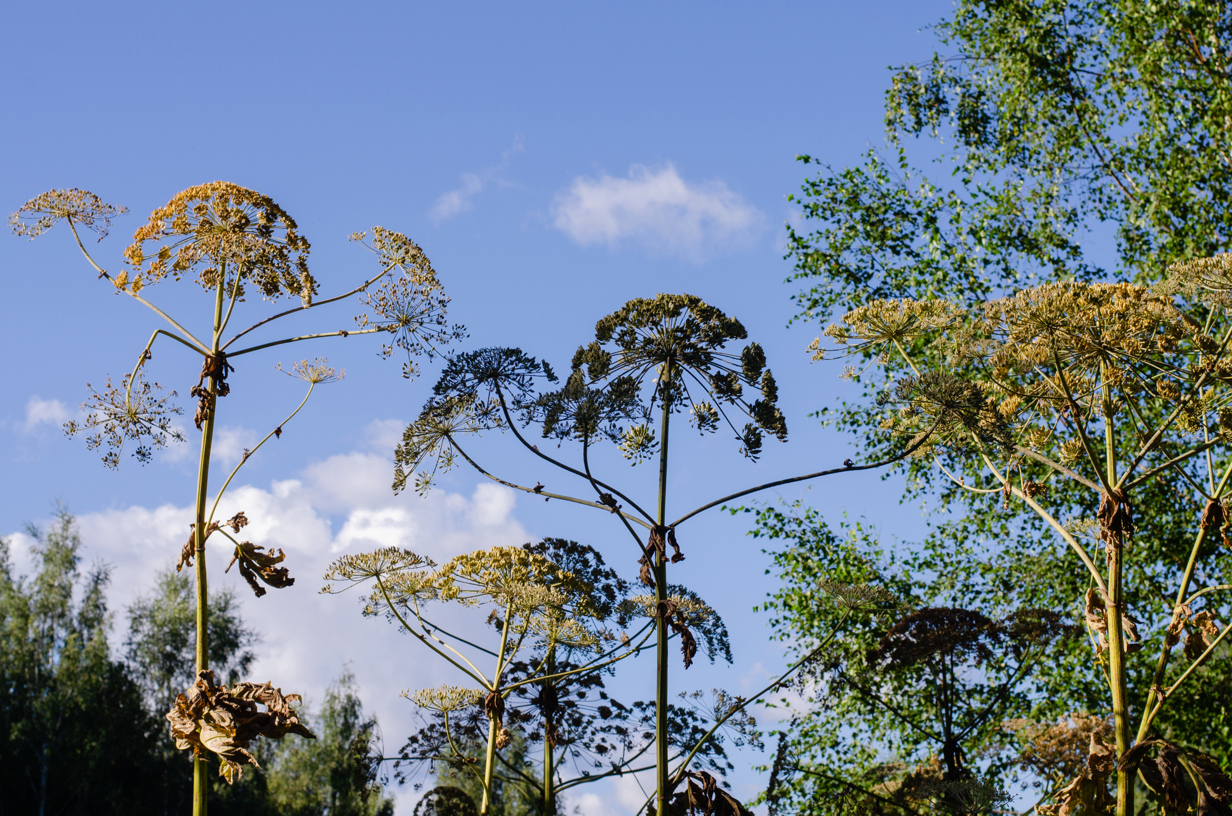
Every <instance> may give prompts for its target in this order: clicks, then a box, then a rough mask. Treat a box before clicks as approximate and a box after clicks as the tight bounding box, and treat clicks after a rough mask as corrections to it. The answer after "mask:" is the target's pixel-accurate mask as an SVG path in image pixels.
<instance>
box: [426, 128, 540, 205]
mask: <svg viewBox="0 0 1232 816" xmlns="http://www.w3.org/2000/svg"><path fill="white" fill-rule="evenodd" d="M521 152H522V137H521V136H517V137H515V138H514V140H513V144H512V145H511V146H510V147H509V149H508V150H506V151H504V152H503V153H501V162H500V164H498V165H496V166H494V167H489V168H487V169H486V170H481V171H479V172H478V173H463V174H462V183H461V184H460V185H459V186H458V187H456V188H454V189H452V190H449V191H447V192H445V193H442V194H441V197H440V198H438V199H437V200H436V203H435V204H433V205H432V209H431V210H429V211H428V217H429V218H431V219H432V223H433V224H439V223H441V222H442V221H445V220H447V219H450V218H453V217H454V216H455V215H457V214H459V213H463V212H466V211H468V210H471V209H474V206H475V205H474V198H475V196H477V195H479V194H480V193H481V192H483V190H484V188H486V187H487V186H488V185H489V184H493V183H495V184H501V185H504V184H507V182H505V181H504V179H503V176H504V173H505V169H506V168H507V167H508V166H509V157H510V156H512V155H513V154H514V153H521Z"/></svg>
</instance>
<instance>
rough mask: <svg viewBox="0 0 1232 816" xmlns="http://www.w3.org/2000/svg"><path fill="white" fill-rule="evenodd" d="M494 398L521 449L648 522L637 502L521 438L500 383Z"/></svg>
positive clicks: (648, 516)
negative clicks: (595, 488)
mask: <svg viewBox="0 0 1232 816" xmlns="http://www.w3.org/2000/svg"><path fill="white" fill-rule="evenodd" d="M496 396H497V399H498V401H499V402H500V407H501V413H503V414H504V415H505V424H507V425H508V426H509V430H510V431H512V432H513V435H514V437H515V438H516V439H517V440H518V441H519V442H521V443H522V446H523V447H525V448H526V449H527V450H529V451H530V452H531V453H533V454H535V456H538V457H539V458H540V459H542V460H544V461H545V462H549V463H550V464H553V465H555V466H556V467H558V468H560V469H561V470H563V471H566V472H568V473H572V474H573V475H574V476H581V477H582V478H583V479H586V480H587V481H589V482H590V483H591V484H592V485H595V484H597V485H599V486H600V487H602V488H604V489H605V490H607V492H609V493H611V494H612V495H613V496H616V497H617V498H619V499H623V500H624V502H625V504H627V505H629V506H630V507H632V508H633V509H634V510H636V511H637V512H639V513H641V514H642V518H644V519H646V521H650V514H649V513H647V512H646V511H645V510H643V509H642V508H641V507H639V506H638V504H637V502H635V501H633V499H631V498H629V497H628V496H626V495H625V494H624V493H621V492H620V491H619V490H617V489H616V488H614V487H612V486H611V485H609V484H607V483H606V482H601V481H598V480H596V479H594V478H592V477H591V476H590V472H589V469H587V471H586V472H585V473H583V472H582V471H580V470H578V469H577V468H575V467H570V466H569V465H566V464H565V463H564V462H561V461H560V460H558V459H555V458H553V457H551V456H548V455H547V454H546V453H544V452H543V451H541V450H539V447H538V446H537V445H532V444H531V443H530V442H527V441H526V437H524V436H522V432H521V431H519V430H518V424H517V423H516V422H514V421H513V416H512V415H511V414H510V413H509V406H508V405H506V404H505V393H504V392H503V391H502V390H501V387H500V383H496ZM583 455H585V449H584V448H583ZM647 526H649V525H647Z"/></svg>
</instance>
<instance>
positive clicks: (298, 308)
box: [222, 264, 397, 351]
mask: <svg viewBox="0 0 1232 816" xmlns="http://www.w3.org/2000/svg"><path fill="white" fill-rule="evenodd" d="M395 266H397V264H390V265H389V266H387V267H385V270H384V271H383V272H381V274H379V275H377V276H376V277H375V278H373V279H372V280H369V281H367V282H366V283H364V284H362V285H360V286H356V287H355V288H354V289H352V290H351V291H349V292H346V293H344V294H341V295H335V296H334V297H332V298H327V299H325V300H319V301H317V302H316V303H310V304H308V305H307V306H296V307H295V308H294V309H287V310H286V311H285V312H279V313H278V314H276V315H270V316H269V317H267V318H265V319H264V320H258V321H257V322H256V323H253V324H252V325H251V326H249V327H248V328H246V329H244V330H243V331H242V332H240V333H239V334H237V335H235V336H234V337H232V338H231V339H230V340H228V341H227V342H226V343H225V344H223V347H222V350H223V351H226V350H227V347H228V346H230V345H231V344H232V343H234V342H235V341H236V340H239V339H240V338H241V337H243V336H244V335H246V334H248V332H250V331H252V330H253V329H259V328H261V327H262V326H264V325H265V324H266V323H271V322H273V321H275V320H277V319H278V318H280V317H286V316H287V315H290V314H295V313H296V312H302V311H304V310H305V309H311V308H312V307H313V306H324V305H325V304H327V303H334V302H335V301H339V300H345V299H346V298H349V297H350V296H351V295H354V294H358V293H359V292H362V291H364V290H365V289H367V288H368V287H369V286H371V285H372V284H374V283H376V282H377V281H379V280H380V279H381V278H383V277H385V276H386V275H387V274H389V270H391V269H393V268H394V267H395ZM352 333H353V334H358V333H359V332H352Z"/></svg>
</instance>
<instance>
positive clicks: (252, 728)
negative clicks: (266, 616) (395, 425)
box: [9, 181, 462, 816]
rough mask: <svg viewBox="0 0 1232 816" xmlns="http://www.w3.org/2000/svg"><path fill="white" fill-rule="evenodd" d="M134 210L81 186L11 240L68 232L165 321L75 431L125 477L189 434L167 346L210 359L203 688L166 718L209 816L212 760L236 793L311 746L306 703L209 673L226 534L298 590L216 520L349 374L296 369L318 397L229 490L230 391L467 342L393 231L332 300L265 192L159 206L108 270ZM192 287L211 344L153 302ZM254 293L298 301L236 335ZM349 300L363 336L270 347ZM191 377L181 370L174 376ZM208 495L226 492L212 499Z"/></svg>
mask: <svg viewBox="0 0 1232 816" xmlns="http://www.w3.org/2000/svg"><path fill="white" fill-rule="evenodd" d="M124 212H126V209H125V208H124V207H119V206H115V205H111V204H107V203H105V202H104V201H102V200H101V199H100V198H99V197H98V196H96V195H94V194H93V193H90V192H87V191H84V190H77V189H70V190H52V191H50V192H47V193H43V194H42V195H40V196H37V197H36V198H33V199H31V200H30V201H28V202H26V204H24V205H23V206H22V207H21V208H20V209H19V210H18V211H17V212H15V213H13V215H12V216H11V217H10V219H9V221H10V224H11V225H12V227H13V231H14V233H16V234H17V235H21V236H26V237H29V238H30V239H33V238H36V237H38V236H39V235H41V234H42V233H44V232H46V231H47V230H48V229H50V228H51V227H53V226H54V225H55V224H57V223H59V222H64V223H65V224H66V225H67V226H68V228H69V231H70V232H71V233H72V235H73V237H74V239H75V240H76V242H77V246H78V247H79V248H80V249H81V252H82V254H83V255H84V256H85V259H86V261H87V262H88V263H89V264H90V265H91V266H92V267H93V269H94V271H95V272H96V273H97V274H98V278H99V280H101V281H105V282H106V283H107V284H109V285H110V286H111V287H112V289H113V290H114V291H115V292H117V293H120V294H123V295H126V296H127V297H129V298H131V299H132V300H133V301H135V302H136V303H138V304H140V305H141V306H142V307H145V308H146V309H148V310H149V311H150V312H151V313H152V314H153V315H154V316H155V319H156V323H157V325H158V328H155V329H154V330H153V332H152V333H151V335H150V339H149V341H148V342H147V343H146V344H145V347H144V348H142V349H141V350H140V352H139V354H138V355H137V359H136V362H135V364H134V366H133V368H132V371H131V372H130V373H129V374H127V375H125V376H124V377H123V378H122V379H121V381H120V382H119V384H118V385H116V384H113V383H112V382H111V380H110V378H108V380H107V384H106V385H105V386H104V387H103V388H101V389H96V388H93V387H90V397H89V399H88V400H87V402H86V403H85V404H84V405H83V408H84V409H86V410H87V412H88V413H87V415H86V418H85V419H84V420H83V421H82V422H81V423H77V422H69V423H68V424H67V425H66V426H65V430H66V432H67V433H68V435H70V436H74V435H76V434H78V433H83V434H85V435H86V444H87V446H88V447H89V448H91V449H102V450H103V451H104V454H103V463H104V464H105V465H106V466H107V467H109V468H113V469H114V468H116V467H118V465H119V463H120V458H121V453H122V452H123V450H124V448H125V446H126V445H131V446H132V447H133V448H134V449H133V451H132V453H133V456H134V457H135V458H136V459H138V460H139V461H140V462H143V463H144V462H148V461H149V460H150V459H151V458H152V456H153V453H154V451H155V450H157V449H159V448H161V447H163V446H165V445H166V444H167V443H168V442H169V441H170V440H173V439H174V440H181V441H182V440H183V438H184V433H183V432H182V431H180V430H178V429H177V428H176V427H175V425H174V424H173V419H172V418H173V417H174V416H175V415H176V414H178V413H179V409H178V408H177V407H176V406H175V405H174V403H172V401H171V400H172V398H173V397H174V396H175V392H174V391H173V392H170V393H169V394H166V393H164V392H163V391H162V389H161V388H160V387H159V386H158V384H157V383H153V382H151V381H149V380H147V379H146V378H145V369H146V368H147V365H148V363H149V361H150V360H151V359H152V357H153V349H154V345H155V342H156V341H157V340H158V339H159V338H160V337H161V338H165V339H166V340H168V341H171V342H173V343H174V344H176V345H177V346H179V347H183V348H185V349H188V351H189V352H190V353H191V355H192V358H193V359H194V360H198V361H199V365H197V367H196V368H195V369H192V371H193V373H194V374H196V382H195V383H194V384H192V385H191V388H190V392H189V393H190V395H191V396H192V397H193V398H194V399H196V410H195V413H194V415H193V425H194V426H195V428H196V430H197V431H199V432H200V437H201V438H200V459H199V463H198V467H197V478H196V491H195V492H196V497H195V502H194V507H195V511H194V518H193V521H192V525H191V529H192V532H191V533H190V535H189V537H188V540H187V542H185V544H184V545H183V548H182V550H181V552H180V553H179V562H178V564H177V565H176V569H177V571H178V570H180V569H182V568H184V567H186V566H187V567H192V568H193V569H194V571H195V576H196V595H197V604H196V607H197V632H196V669H197V673H198V679H197V681H196V683H195V684H194V685H193V686H192V687H191V688H189V689H188V690H187V691H186V693H185V694H181V695H180V697H179V698H178V699H177V700H176V702H175V705H174V706H173V708H172V710H171V711H170V712H169V713H168V715H167V717H168V719H169V720H170V721H171V725H172V731H173V734H174V735H175V737H176V740H177V745H178V746H179V747H180V748H182V749H189V748H190V749H191V750H192V751H193V753H194V755H195V756H196V757H197V762H196V763H195V770H194V783H193V784H194V789H193V790H194V793H193V813H194V814H197V816H200V815H201V814H204V813H205V812H206V807H207V802H206V793H207V790H208V777H207V775H206V769H207V764H206V762H207V757H208V755H209V754H210V753H214V754H216V755H218V756H219V758H220V759H221V763H220V772H221V773H222V775H223V776H224V777H225V778H226V779H227V781H228V782H231V781H232V780H233V779H234V778H235V777H236V776H238V775H239V773H241V772H242V768H243V765H245V764H252V765H256V760H255V758H254V757H253V755H252V754H251V753H250V752H249V751H248V750H247V748H248V744H249V742H250V740H251V739H252V738H254V737H255V736H258V735H261V736H266V737H272V738H277V737H280V736H282V735H283V734H285V733H299V734H302V735H305V736H311V734H310V733H309V732H308V731H307V729H306V728H305V727H304V726H302V725H300V724H299V723H298V720H297V719H296V716H295V712H294V709H293V708H292V707H291V706H290V704H289V702H288V701H290V700H292V699H293V698H295V697H296V695H290V696H289V697H287V698H286V699H284V698H283V697H282V695H281V693H280V692H278V691H277V690H276V689H269V688H267V686H268V684H266V686H255V685H253V684H249V683H241V684H239V685H237V686H235V687H233V688H230V689H228V688H227V687H226V686H216V685H215V684H214V680H213V674H212V672H211V671H210V667H209V664H208V655H209V643H208V631H209V630H208V621H207V615H208V612H209V608H210V607H209V603H208V584H207V573H206V557H205V556H206V548H205V545H206V542H207V540H208V539H209V538H210V537H211V536H212V535H213V534H214V533H218V534H219V536H220V537H222V538H223V539H225V541H226V547H227V549H228V550H229V551H230V557H231V563H230V564H229V565H228V567H227V569H230V567H231V565H235V564H238V567H239V572H240V574H241V575H242V576H243V577H244V579H245V580H246V581H247V582H248V584H249V585H250V586H251V587H252V589H253V591H254V593H255V594H256V595H257V596H258V597H261V596H263V595H264V594H266V587H267V586H268V587H273V588H284V587H288V586H291V585H292V584H293V583H294V578H292V577H291V575H290V572H289V569H288V568H287V567H286V566H284V565H282V562H283V561H284V558H285V556H284V554H283V552H282V551H281V550H269V551H266V550H265V548H264V547H262V546H260V545H257V544H254V543H252V542H250V541H241V540H239V538H237V536H238V535H239V533H240V531H241V530H242V529H243V528H244V527H245V526H246V525H247V524H248V518H247V516H246V515H245V514H244V513H243V512H240V513H237V514H236V515H234V516H233V517H232V518H230V519H227V520H222V519H219V518H217V512H218V508H219V505H220V503H221V501H222V497H223V495H224V494H225V492H226V489H227V487H228V486H229V485H230V483H231V481H232V480H233V479H234V478H235V476H236V474H237V473H238V472H239V470H240V469H241V468H242V467H243V466H244V464H245V463H246V462H247V461H248V460H249V459H250V458H251V457H252V456H253V455H255V454H256V453H257V452H258V451H259V450H260V449H261V448H262V447H264V445H265V444H266V442H268V441H269V440H270V439H271V438H280V437H281V436H282V434H283V431H284V428H285V427H286V425H287V424H288V423H289V422H290V421H291V420H292V419H293V418H294V417H295V416H296V415H297V414H298V413H299V411H300V410H301V409H302V408H303V406H304V404H305V403H306V402H307V401H308V398H309V397H310V396H311V395H312V393H313V390H314V389H315V387H316V386H317V385H318V384H322V383H328V382H332V381H335V380H337V379H339V378H340V377H341V373H338V372H335V371H334V370H333V369H332V368H330V367H329V366H328V364H326V363H325V362H324V361H322V360H316V361H313V362H308V361H304V362H302V363H297V364H295V365H293V366H292V367H291V371H290V372H288V373H291V374H292V375H293V376H295V377H297V378H299V379H301V380H303V381H304V382H305V383H306V384H307V386H308V387H307V391H306V393H305V395H304V398H303V400H301V401H300V403H299V405H298V406H296V407H295V409H294V410H293V411H291V412H290V414H289V415H288V416H287V417H286V418H285V419H283V420H282V421H281V422H279V423H278V424H277V425H276V426H275V427H274V428H273V430H271V431H270V432H269V433H268V434H267V435H266V436H265V437H264V438H263V439H262V440H261V441H260V442H259V443H258V444H257V445H256V446H255V447H253V448H252V449H251V450H247V451H245V452H244V455H243V457H242V459H241V460H240V462H239V464H237V465H236V466H235V468H234V469H233V470H232V471H231V472H230V473H229V474H227V476H226V478H225V479H224V480H223V482H222V485H221V486H218V485H217V481H215V482H213V483H212V482H211V476H212V473H211V465H212V464H213V457H212V445H213V439H214V433H215V429H216V428H217V423H218V406H219V400H220V399H222V398H225V397H227V396H229V395H230V394H231V392H232V386H233V383H234V380H233V379H232V378H231V375H232V374H233V372H235V371H236V369H237V368H240V367H242V366H243V363H244V362H247V359H246V358H247V355H250V354H253V353H256V352H260V351H265V350H267V349H272V348H277V347H280V346H285V345H289V344H294V343H300V342H304V341H308V340H315V339H322V338H328V337H338V338H343V337H347V336H348V335H354V334H382V335H385V336H387V342H386V343H385V345H384V346H383V349H382V352H383V354H384V355H385V356H390V355H392V354H393V353H394V352H395V350H400V351H401V352H403V353H405V355H406V357H407V361H406V364H405V366H404V369H403V374H404V375H405V376H407V377H410V376H412V375H413V374H414V373H415V364H414V361H413V360H414V358H415V357H417V356H421V355H424V354H426V355H429V356H430V355H432V354H434V353H436V351H437V349H438V348H440V347H441V346H443V345H445V344H448V343H449V342H450V341H452V340H454V339H456V338H458V337H460V336H461V334H462V330H461V329H460V328H458V327H454V326H450V325H449V324H448V323H447V322H446V320H445V308H446V305H447V304H448V302H449V301H448V298H447V297H446V296H445V295H444V293H443V291H442V289H441V285H440V283H439V281H438V280H437V277H436V272H435V271H434V270H433V268H432V265H431V264H430V263H429V261H428V258H427V256H426V255H424V253H423V251H422V250H421V249H420V248H419V247H418V246H417V245H416V244H415V243H414V242H412V241H410V240H409V239H408V238H407V237H406V236H404V235H401V234H400V233H396V232H392V231H390V230H387V229H385V228H383V227H376V228H374V229H373V230H372V231H371V232H370V233H363V232H361V233H355V234H353V235H352V236H351V238H352V240H354V241H357V242H359V243H361V244H362V245H364V246H365V247H366V248H368V249H369V250H371V251H372V252H373V254H374V255H375V256H376V259H377V265H378V270H377V271H376V273H375V274H373V275H371V276H370V277H368V278H367V279H364V280H362V282H361V283H360V284H359V285H358V286H356V287H355V288H353V289H351V290H350V291H347V292H344V293H342V294H339V295H336V296H332V297H328V298H324V299H319V298H317V280H316V278H315V277H314V276H313V275H312V273H311V271H310V270H309V266H308V256H309V252H310V250H311V246H310V245H309V243H308V241H307V239H306V238H304V237H303V236H302V235H301V234H300V232H299V227H298V226H297V225H296V223H295V220H294V219H293V218H292V217H291V216H290V215H288V214H287V213H286V211H284V210H283V209H282V208H281V207H280V206H278V204H276V203H275V202H274V201H273V200H272V199H270V198H269V197H268V196H265V195H262V194H260V193H258V192H255V191H253V190H248V189H246V188H244V187H240V186H238V185H235V184H231V183H228V182H221V181H217V182H212V183H209V184H202V185H199V186H196V187H190V188H188V189H187V190H184V191H183V192H180V193H178V194H176V195H175V196H174V197H173V198H172V199H171V200H170V201H169V202H168V203H167V204H166V205H165V206H163V207H159V208H158V209H156V210H154V212H153V213H152V214H151V215H150V218H149V220H148V221H147V222H146V223H145V224H144V225H142V226H141V227H140V228H139V229H138V230H137V231H136V232H135V233H134V235H133V241H132V243H131V244H130V245H129V246H128V247H127V248H126V249H125V250H124V254H123V268H122V269H121V271H119V272H111V271H108V270H107V269H104V268H103V267H102V266H101V265H100V264H99V263H98V262H97V261H96V260H95V258H94V256H93V255H92V254H91V252H90V250H88V249H87V248H86V245H85V243H84V242H83V241H82V236H81V231H82V230H91V231H93V232H94V233H95V234H96V235H97V236H98V240H100V241H101V240H102V239H103V238H104V237H106V235H107V232H108V229H109V227H110V225H111V220H112V218H114V217H115V216H118V215H121V214H123V213H124ZM184 278H189V279H192V280H194V281H195V282H196V283H197V284H199V285H200V286H201V287H202V288H203V289H205V290H206V292H207V293H208V295H209V297H208V302H207V303H205V304H202V310H201V311H202V314H201V315H199V316H198V317H204V318H205V321H204V322H205V324H206V325H207V326H208V327H209V329H208V331H206V332H204V333H202V332H197V333H194V332H193V331H190V330H189V328H187V327H188V326H189V325H192V324H193V322H194V321H193V320H190V319H188V318H187V317H185V316H175V317H173V316H172V315H171V314H169V313H168V312H166V311H164V310H163V309H162V308H160V307H159V306H158V305H156V303H155V302H154V301H153V300H150V299H148V295H149V294H150V290H151V289H152V288H153V287H155V286H157V285H160V284H161V285H166V284H167V283H168V282H169V281H171V282H178V281H180V280H182V279H184ZM255 296H260V298H261V299H262V300H263V301H266V302H270V303H273V302H275V301H277V300H279V299H280V298H283V297H288V298H292V299H296V300H298V301H299V303H298V304H296V305H294V306H292V307H291V308H288V309H283V310H280V311H277V312H275V313H274V314H268V315H265V316H259V315H253V316H252V318H250V319H251V320H252V321H253V322H251V323H250V324H248V325H247V326H246V327H245V328H242V329H240V330H238V331H234V330H232V331H231V332H230V333H228V330H229V329H232V327H233V323H232V320H233V318H239V317H240V316H241V315H242V314H244V313H245V312H246V311H247V308H245V307H246V305H247V302H248V301H249V300H252V299H255ZM350 298H357V299H358V300H359V301H360V303H361V304H363V306H365V307H366V311H364V312H363V313H362V314H360V316H359V317H357V318H356V321H357V323H358V327H357V328H354V329H352V330H350V331H348V330H346V329H336V330H332V331H321V332H317V333H311V334H299V335H293V336H278V335H276V334H275V335H274V336H273V337H272V338H269V337H261V335H262V334H266V335H268V333H269V332H270V330H271V329H272V328H274V326H273V324H275V323H276V322H277V321H279V320H281V319H282V318H285V317H288V316H290V315H294V314H298V313H300V312H304V311H307V310H309V309H313V308H320V307H322V306H325V305H327V304H330V303H335V302H339V301H343V300H347V299H350ZM241 304H245V306H241ZM237 307H238V308H237ZM389 335H392V336H389ZM240 341H243V342H240ZM241 361H243V362H241ZM280 367H281V366H280ZM186 374H187V372H186V371H184V370H181V371H180V372H179V373H178V374H177V375H176V376H186ZM211 490H214V491H215V492H214V493H213V501H211ZM258 702H260V703H262V704H264V705H266V708H267V710H266V711H264V712H259V711H258V709H257V707H256V705H255V704H256V703H258Z"/></svg>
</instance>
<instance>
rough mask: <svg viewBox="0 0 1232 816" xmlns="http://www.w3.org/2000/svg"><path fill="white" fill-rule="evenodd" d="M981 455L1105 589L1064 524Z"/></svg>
mask: <svg viewBox="0 0 1232 816" xmlns="http://www.w3.org/2000/svg"><path fill="white" fill-rule="evenodd" d="M983 457H984V464H986V465H988V468H989V470H991V471H992V474H993V476H995V477H996V478H997V480H998V481H1000V482H1001V484H1003V485H1004V484H1008V485H1010V492H1011V493H1012V494H1013V495H1015V496H1017V497H1018V498H1020V499H1022V500H1023V502H1025V503H1026V504H1027V506H1029V507H1030V508H1031V509H1032V510H1034V511H1035V514H1036V515H1037V516H1039V517H1040V518H1042V519H1043V520H1044V521H1046V522H1048V526H1050V527H1052V529H1053V530H1055V531H1056V532H1057V534H1058V535H1059V536H1061V538H1062V539H1064V541H1065V543H1066V544H1068V545H1069V546H1070V549H1072V550H1073V551H1074V552H1075V553H1077V555H1078V557H1079V558H1081V559H1082V563H1083V564H1085V565H1086V567H1087V571H1088V572H1090V573H1091V579H1092V580H1093V581H1095V585H1096V586H1098V587H1099V588H1100V589H1101V590H1104V591H1107V585H1106V584H1104V579H1103V576H1101V575H1100V574H1099V569H1098V568H1096V566H1095V562H1094V561H1092V560H1091V556H1090V555H1088V554H1087V551H1086V549H1085V548H1083V546H1082V545H1081V544H1079V543H1078V541H1077V540H1076V539H1075V538H1074V537H1073V535H1071V534H1070V532H1069V530H1066V529H1065V526H1064V525H1063V524H1061V522H1059V521H1057V520H1056V518H1054V517H1053V515H1052V514H1051V513H1049V512H1048V511H1047V510H1045V509H1044V508H1043V506H1041V505H1040V503H1039V502H1037V501H1036V500H1035V499H1033V498H1031V497H1030V496H1028V495H1027V494H1026V493H1024V492H1022V490H1021V489H1020V488H1017V487H1014V486H1013V484H1012V483H1011V482H1010V481H1009V477H1008V476H1002V475H1001V472H1000V471H999V470H997V468H996V466H995V465H994V464H993V463H992V460H991V459H989V458H988V454H986V453H985V454H983Z"/></svg>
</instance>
